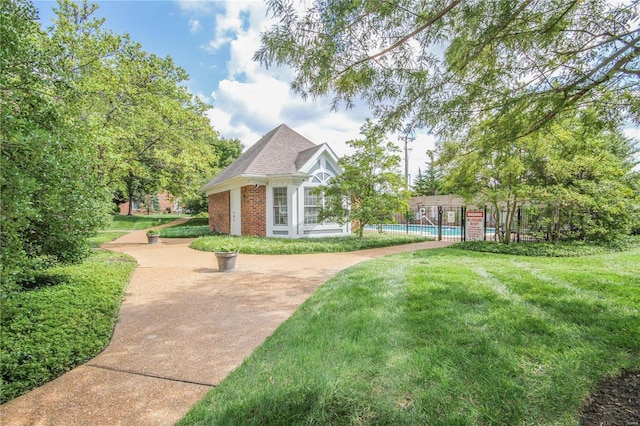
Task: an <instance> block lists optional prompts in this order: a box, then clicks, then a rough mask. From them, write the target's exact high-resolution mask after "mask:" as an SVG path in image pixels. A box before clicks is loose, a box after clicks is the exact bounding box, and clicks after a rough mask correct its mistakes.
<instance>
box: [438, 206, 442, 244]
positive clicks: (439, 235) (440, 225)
mask: <svg viewBox="0 0 640 426" xmlns="http://www.w3.org/2000/svg"><path fill="white" fill-rule="evenodd" d="M438 241H442V206H438Z"/></svg>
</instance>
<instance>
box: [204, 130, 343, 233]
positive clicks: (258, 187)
mask: <svg viewBox="0 0 640 426" xmlns="http://www.w3.org/2000/svg"><path fill="white" fill-rule="evenodd" d="M339 173H341V169H340V167H339V166H338V158H337V157H336V155H335V153H334V152H333V151H332V150H331V148H329V145H327V144H322V145H316V144H314V143H313V142H311V141H310V140H308V139H306V138H305V137H304V136H302V135H300V134H298V133H296V132H295V131H293V130H292V129H290V128H289V127H287V126H286V125H284V124H282V125H280V126H278V127H276V128H275V129H273V130H271V131H270V132H269V133H267V134H266V135H264V136H263V137H262V138H261V139H260V140H259V141H258V142H256V143H255V144H254V145H253V146H251V147H250V148H249V149H248V150H247V151H246V152H244V153H243V154H242V155H241V156H240V157H239V158H238V159H237V160H236V161H235V162H233V163H232V164H230V165H229V166H228V167H227V168H226V169H224V170H223V171H222V172H220V174H218V175H217V176H216V177H214V178H213V179H212V180H211V181H210V182H209V183H207V184H206V185H205V186H204V187H203V188H202V190H203V191H204V192H205V193H206V194H207V196H208V200H209V228H210V229H211V230H215V231H219V232H223V233H225V234H231V235H252V236H266V237H281V238H306V237H314V236H337V235H347V234H349V233H350V232H351V229H350V226H349V225H340V224H337V223H323V222H320V221H319V220H318V212H319V209H320V207H321V206H322V203H323V199H322V196H320V195H315V194H313V192H312V190H313V188H315V187H317V186H319V185H323V184H326V183H327V182H328V181H329V179H331V178H332V177H334V176H337V175H338V174H339Z"/></svg>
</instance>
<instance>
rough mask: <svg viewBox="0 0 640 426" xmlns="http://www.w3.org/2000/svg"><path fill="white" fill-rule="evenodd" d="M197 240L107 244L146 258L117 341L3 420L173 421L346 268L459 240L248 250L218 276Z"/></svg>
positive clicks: (134, 238) (131, 237) (130, 239)
mask: <svg viewBox="0 0 640 426" xmlns="http://www.w3.org/2000/svg"><path fill="white" fill-rule="evenodd" d="M191 241H192V240H190V239H161V243H160V244H157V245H149V244H147V243H146V236H145V231H134V232H131V233H129V234H127V235H125V236H123V237H122V238H120V239H118V240H116V241H114V242H111V243H108V244H105V245H104V246H103V247H104V248H107V249H109V250H114V251H119V252H123V253H128V254H130V255H132V256H133V257H135V258H136V260H137V261H138V267H137V268H136V270H135V272H134V275H133V277H132V279H131V282H130V283H129V286H128V287H127V292H126V295H125V298H124V302H123V304H122V307H121V309H120V314H119V319H118V323H117V325H116V328H115V331H114V334H113V338H112V340H111V343H110V345H109V346H108V347H107V348H106V349H105V350H104V352H102V353H101V354H99V355H98V356H97V357H95V358H94V359H92V360H91V361H89V362H88V363H86V364H85V365H82V366H80V367H77V368H75V369H73V370H72V371H70V372H68V373H66V374H64V375H63V376H61V377H59V378H58V379H56V380H54V381H52V382H50V383H48V384H46V385H44V386H41V387H40V388H37V389H35V390H33V391H31V392H29V393H28V394H26V395H23V396H21V397H19V398H16V399H15V400H13V401H11V402H9V403H7V404H4V405H2V406H0V424H2V425H3V426H8V425H65V426H68V425H154V426H155V425H171V424H174V423H175V422H176V421H178V420H179V419H181V418H182V417H183V416H184V414H185V413H186V412H187V411H188V410H189V408H190V407H191V406H193V405H194V404H195V403H197V402H198V401H199V400H200V399H202V397H203V396H204V395H205V393H206V392H207V391H209V390H210V389H211V387H212V386H215V385H217V384H218V383H220V382H221V381H222V380H223V379H224V378H225V377H226V376H227V375H228V374H229V373H230V372H231V371H232V370H233V369H234V368H236V367H237V366H239V365H240V364H241V363H242V361H243V359H244V358H246V357H247V356H248V355H249V354H251V352H252V351H253V350H254V349H255V348H256V347H257V346H259V345H260V344H261V343H262V342H263V341H264V340H265V338H266V337H267V336H269V335H270V334H271V333H273V331H274V330H275V329H276V328H277V327H278V326H279V325H280V324H281V323H282V322H283V321H284V320H286V319H287V318H288V317H289V316H290V315H291V314H292V313H293V312H294V311H295V310H296V309H297V308H298V306H299V305H300V304H301V303H302V302H304V301H305V300H306V299H307V298H308V297H309V296H310V295H311V294H312V293H313V292H314V291H315V289H316V288H318V286H320V285H321V284H322V283H323V282H325V281H326V280H327V279H328V278H330V277H331V276H333V275H334V274H336V273H337V272H339V271H340V270H342V269H345V268H347V267H349V266H352V265H355V264H356V263H359V262H362V261H365V260H368V259H371V258H374V257H378V256H383V255H386V254H393V253H400V252H404V251H412V250H418V249H425V248H433V247H443V246H446V245H448V244H450V243H445V242H442V243H438V242H426V243H418V244H410V245H405V246H397V247H389V248H384V249H373V250H363V251H359V252H353V253H336V254H313V255H287V256H258V255H248V254H241V255H240V256H239V257H238V260H237V265H236V271H235V272H232V273H219V272H218V270H217V264H216V260H215V255H214V254H213V253H206V252H200V251H196V250H192V249H190V248H188V244H189V243H190V242H191Z"/></svg>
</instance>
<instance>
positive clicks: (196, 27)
mask: <svg viewBox="0 0 640 426" xmlns="http://www.w3.org/2000/svg"><path fill="white" fill-rule="evenodd" d="M200 30H202V25H200V21H199V20H197V19H189V31H190V32H191V33H192V34H193V33H197V32H198V31H200Z"/></svg>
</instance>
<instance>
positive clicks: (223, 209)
mask: <svg viewBox="0 0 640 426" xmlns="http://www.w3.org/2000/svg"><path fill="white" fill-rule="evenodd" d="M229 195H230V193H229V191H224V192H219V193H217V194H212V195H209V229H210V230H212V231H218V232H222V233H224V234H229V233H230V232H231V221H230V218H229V212H230V211H231V205H230V197H229Z"/></svg>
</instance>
